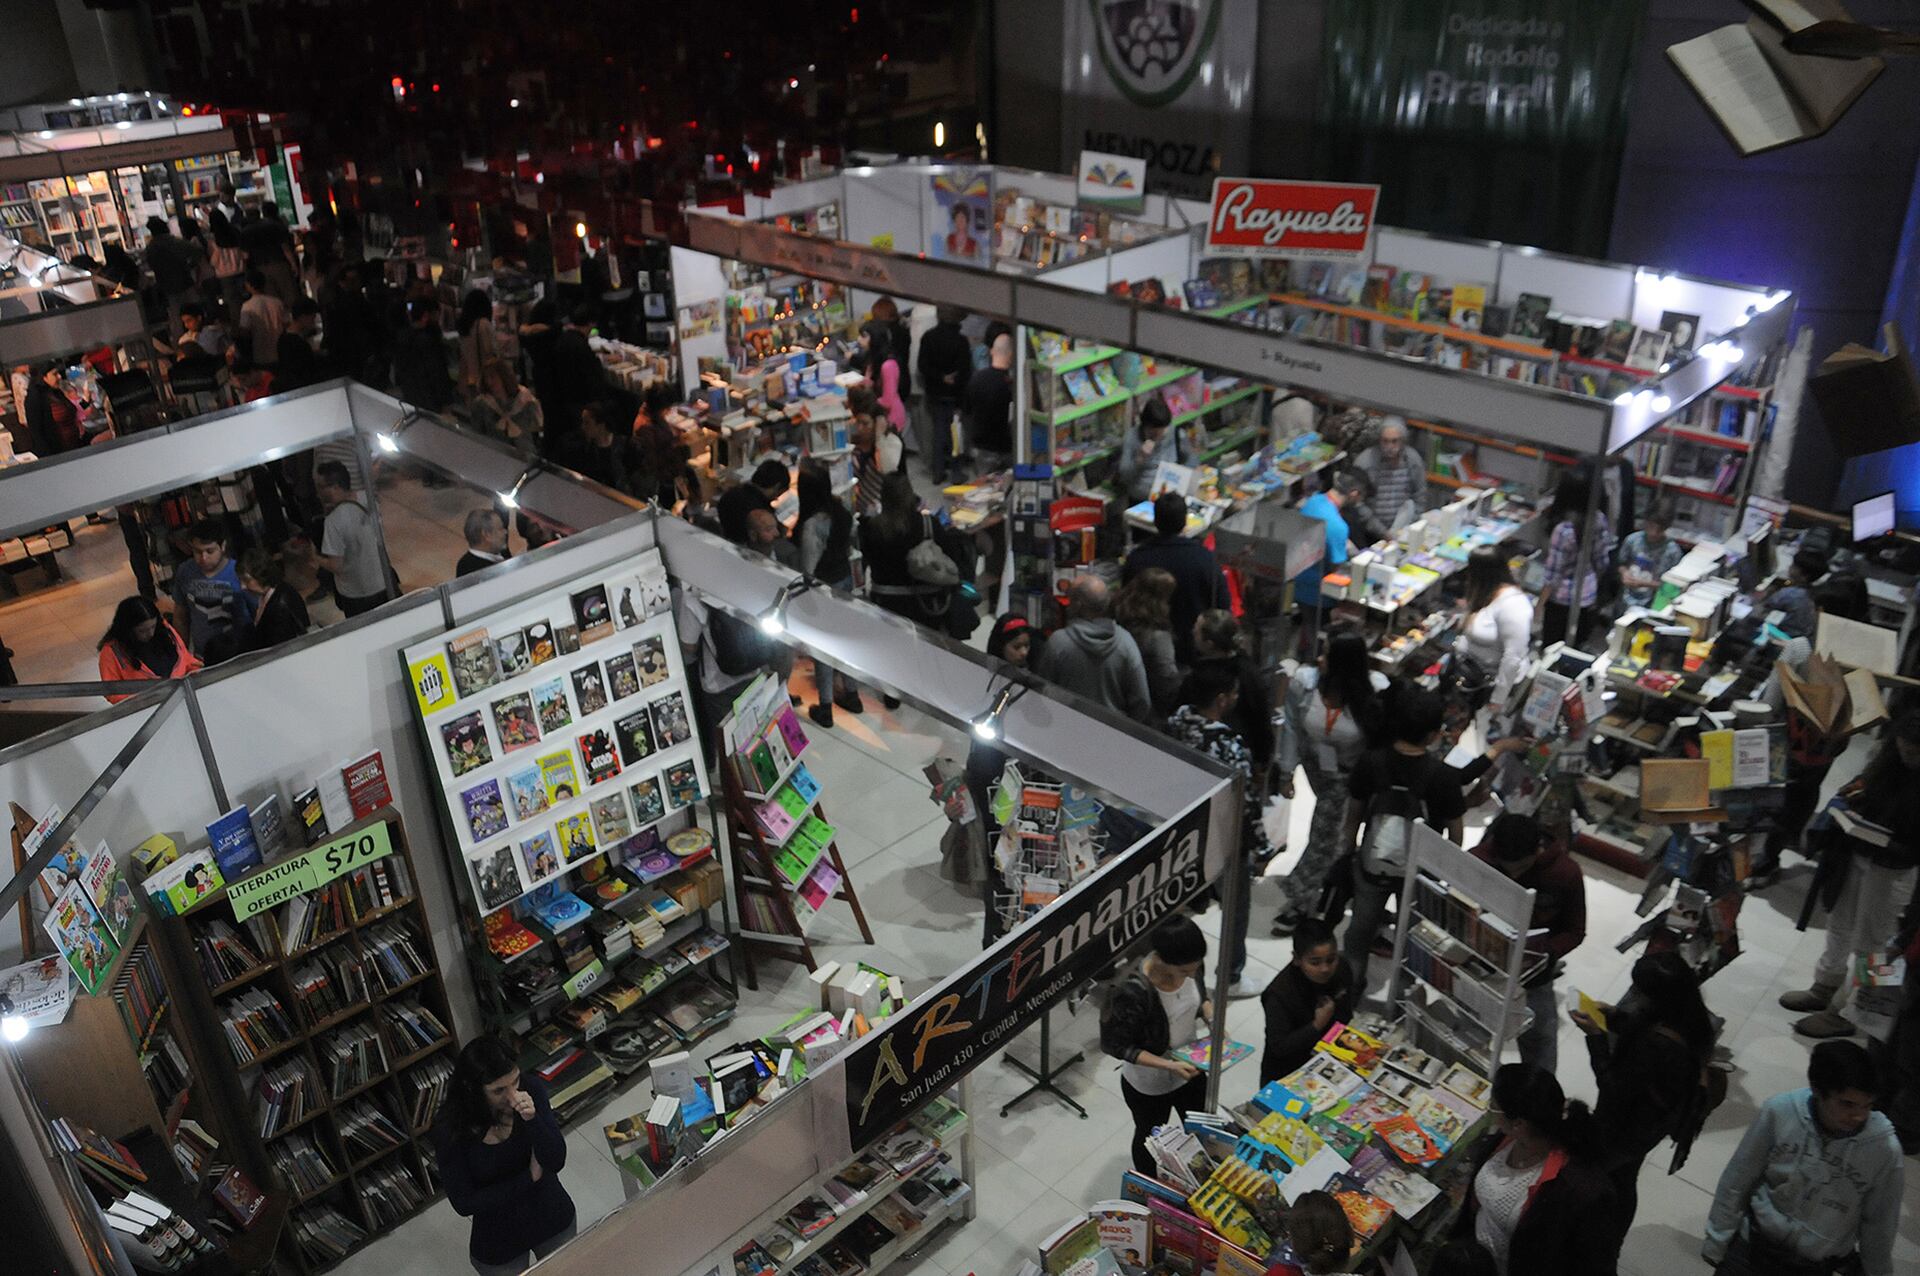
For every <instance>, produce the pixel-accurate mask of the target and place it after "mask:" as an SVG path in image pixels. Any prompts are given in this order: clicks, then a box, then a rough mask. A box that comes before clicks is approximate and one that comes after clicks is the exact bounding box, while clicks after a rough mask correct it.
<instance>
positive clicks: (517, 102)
mask: <svg viewBox="0 0 1920 1276" xmlns="http://www.w3.org/2000/svg"><path fill="white" fill-rule="evenodd" d="M507 105H508V106H511V107H514V108H516V109H517V108H518V107H519V105H520V99H519V98H517V97H510V98H508V99H507Z"/></svg>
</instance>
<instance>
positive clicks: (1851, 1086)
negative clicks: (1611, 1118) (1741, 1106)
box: [1700, 1041, 1904, 1276]
mask: <svg viewBox="0 0 1920 1276" xmlns="http://www.w3.org/2000/svg"><path fill="white" fill-rule="evenodd" d="M1807 1081H1808V1083H1809V1085H1808V1088H1807V1089H1805V1090H1789V1091H1787V1092H1786V1093H1785V1094H1776V1095H1775V1096H1774V1097H1773V1098H1771V1099H1768V1100H1767V1101H1766V1102H1765V1103H1763V1104H1762V1105H1761V1106H1760V1114H1759V1115H1758V1116H1756V1117H1755V1118H1754V1121H1753V1124H1752V1125H1751V1126H1749V1127H1747V1133H1746V1137H1745V1138H1743V1139H1741V1140H1740V1146H1739V1148H1738V1149H1737V1150H1735V1152H1734V1154H1733V1159H1732V1160H1731V1161H1729V1162H1727V1168H1726V1169H1725V1171H1723V1172H1722V1173H1721V1175H1720V1186H1719V1188H1718V1189H1717V1190H1716V1191H1715V1192H1714V1194H1713V1210H1712V1212H1711V1213H1709V1214H1708V1216H1707V1235H1706V1240H1705V1242H1704V1243H1703V1244H1702V1245H1701V1247H1700V1253H1701V1256H1702V1257H1704V1258H1706V1259H1707V1260H1708V1261H1709V1262H1712V1263H1717V1264H1718V1267H1717V1268H1716V1271H1717V1272H1718V1273H1719V1276H1777V1274H1779V1273H1795V1274H1802V1273H1804V1274H1806V1276H1815V1274H1820V1276H1825V1274H1827V1273H1837V1272H1841V1271H1856V1270H1857V1271H1860V1272H1863V1273H1864V1274H1865V1276H1893V1270H1894V1268H1893V1237H1894V1229H1895V1227H1896V1226H1897V1225H1898V1223H1899V1221H1900V1195H1901V1191H1902V1187H1903V1183H1902V1180H1903V1176H1904V1168H1903V1166H1902V1162H1901V1153H1900V1142H1899V1140H1898V1139H1897V1138H1895V1137H1894V1132H1893V1123H1892V1122H1890V1121H1889V1120H1887V1118H1886V1116H1885V1115H1884V1114H1882V1113H1879V1112H1875V1111H1874V1110H1873V1103H1874V1099H1875V1098H1876V1097H1877V1096H1878V1095H1879V1093H1880V1082H1879V1079H1878V1077H1877V1076H1876V1075H1875V1071H1874V1066H1873V1060H1872V1059H1871V1058H1870V1057H1869V1056H1868V1054H1867V1052H1866V1049H1865V1048H1864V1047H1862V1046H1860V1045H1858V1044H1857V1043H1855V1042H1852V1041H1823V1042H1821V1043H1820V1044H1819V1045H1817V1046H1815V1047H1814V1048H1813V1059H1812V1061H1811V1062H1810V1063H1809V1064H1808V1066H1807ZM1856 1254H1857V1255H1858V1259H1857V1262H1858V1267H1854V1266H1850V1265H1849V1264H1851V1263H1853V1262H1854V1261H1855V1255H1856Z"/></svg>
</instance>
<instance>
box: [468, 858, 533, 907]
mask: <svg viewBox="0 0 1920 1276" xmlns="http://www.w3.org/2000/svg"><path fill="white" fill-rule="evenodd" d="M467 868H468V869H469V870H470V871H471V872H472V873H473V888H474V891H475V893H476V894H478V895H479V897H480V907H481V908H483V909H486V910H488V911H492V910H493V909H496V908H503V907H505V906H506V905H508V904H511V903H512V902H513V901H514V900H516V899H518V898H520V896H521V894H522V893H523V888H522V887H521V885H520V869H519V867H518V866H517V865H516V864H515V863H514V862H513V848H512V847H510V846H502V847H500V848H499V849H498V850H493V851H481V852H479V853H478V854H475V855H469V856H468V857H467Z"/></svg>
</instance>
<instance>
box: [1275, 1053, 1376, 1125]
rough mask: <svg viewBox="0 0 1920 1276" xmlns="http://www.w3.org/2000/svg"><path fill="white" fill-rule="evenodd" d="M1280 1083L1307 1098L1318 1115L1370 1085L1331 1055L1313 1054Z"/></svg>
mask: <svg viewBox="0 0 1920 1276" xmlns="http://www.w3.org/2000/svg"><path fill="white" fill-rule="evenodd" d="M1280 1084H1281V1085H1283V1086H1285V1087H1286V1088H1287V1089H1289V1090H1291V1091H1293V1092H1294V1093H1295V1094H1297V1095H1299V1096H1300V1097H1301V1098H1303V1099H1305V1100H1306V1101H1307V1102H1308V1104H1310V1105H1311V1106H1312V1108H1313V1110H1314V1111H1315V1112H1325V1111H1327V1110H1328V1109H1329V1108H1332V1107H1333V1106H1334V1105H1335V1104H1338V1103H1339V1102H1340V1101H1341V1100H1343V1099H1346V1098H1348V1097H1350V1096H1352V1095H1353V1094H1355V1093H1357V1092H1358V1091H1360V1090H1361V1089H1363V1088H1364V1087H1365V1086H1366V1082H1365V1081H1363V1080H1361V1078H1360V1075H1359V1074H1358V1073H1356V1072H1355V1071H1354V1070H1353V1069H1351V1068H1349V1067H1347V1066H1346V1065H1345V1064H1344V1063H1341V1062H1340V1061H1339V1060H1338V1059H1336V1058H1334V1057H1333V1056H1332V1055H1328V1054H1315V1055H1313V1056H1312V1057H1311V1058H1309V1059H1308V1060H1307V1061H1306V1062H1305V1063H1303V1064H1301V1065H1300V1066H1299V1067H1298V1068H1296V1069H1295V1070H1294V1071H1293V1072H1292V1073H1290V1074H1289V1075H1287V1076H1284V1077H1282V1078H1280Z"/></svg>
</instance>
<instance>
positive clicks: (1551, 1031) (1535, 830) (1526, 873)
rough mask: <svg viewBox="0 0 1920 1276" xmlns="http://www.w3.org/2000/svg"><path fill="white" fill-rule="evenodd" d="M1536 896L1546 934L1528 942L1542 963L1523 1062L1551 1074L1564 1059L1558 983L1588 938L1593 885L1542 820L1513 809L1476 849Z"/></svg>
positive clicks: (1530, 1000) (1536, 925) (1530, 1003)
mask: <svg viewBox="0 0 1920 1276" xmlns="http://www.w3.org/2000/svg"><path fill="white" fill-rule="evenodd" d="M1473 853H1474V855H1475V856H1476V857H1478V858H1479V859H1481V860H1483V861H1485V862H1486V863H1488V864H1491V865H1493V866H1494V867H1495V868H1497V869H1499V870H1500V871H1501V872H1502V873H1505V874H1506V875H1507V876H1508V877H1510V878H1512V879H1513V880H1514V881H1515V882H1517V883H1518V884H1520V885H1521V886H1524V887H1526V888H1527V889H1528V890H1530V891H1532V892H1533V925H1532V929H1533V930H1535V931H1540V932H1543V933H1541V934H1536V935H1532V936H1530V937H1529V938H1528V940H1527V952H1528V961H1529V964H1530V965H1531V964H1532V963H1533V962H1534V961H1536V960H1537V958H1539V957H1544V958H1545V959H1546V960H1545V961H1544V962H1543V963H1541V964H1540V965H1539V966H1538V967H1537V970H1536V973H1535V974H1533V975H1532V976H1531V977H1530V978H1529V979H1528V980H1527V1009H1528V1010H1530V1011H1532V1012H1533V1023H1532V1024H1531V1025H1529V1026H1528V1028H1527V1030H1526V1031H1525V1032H1523V1033H1521V1034H1520V1040H1519V1043H1518V1044H1519V1046H1520V1062H1522V1063H1526V1064H1532V1065H1533V1066H1535V1067H1538V1068H1544V1069H1545V1070H1546V1071H1548V1072H1552V1071H1553V1070H1554V1066H1555V1065H1556V1064H1557V1063H1558V1062H1559V1061H1560V1014H1559V1005H1558V1002H1557V1000H1556V995H1557V994H1556V990H1555V988H1554V983H1555V980H1556V978H1557V976H1558V975H1559V971H1560V964H1561V962H1562V961H1563V960H1565V958H1566V955H1567V954H1568V953H1570V952H1572V951H1573V950H1574V949H1576V948H1578V947H1579V946H1580V945H1581V944H1582V943H1584V942H1585V941H1586V938H1587V882H1586V878H1584V877H1583V876H1581V873H1580V866H1579V865H1578V864H1576V863H1574V862H1573V856H1571V855H1569V854H1568V853H1567V851H1566V850H1565V848H1563V847H1560V846H1555V845H1552V844H1550V843H1549V842H1548V841H1547V839H1546V837H1545V835H1544V834H1543V833H1542V831H1541V828H1540V824H1539V821H1537V820H1535V819H1534V818H1533V817H1532V816H1531V815H1518V814H1515V813H1514V812H1511V811H1508V812H1505V813H1503V814H1500V815H1497V816H1495V817H1494V818H1493V822H1492V823H1490V824H1488V825H1487V832H1486V836H1485V837H1483V838H1481V840H1480V844H1479V845H1478V846H1476V847H1474V849H1473Z"/></svg>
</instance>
